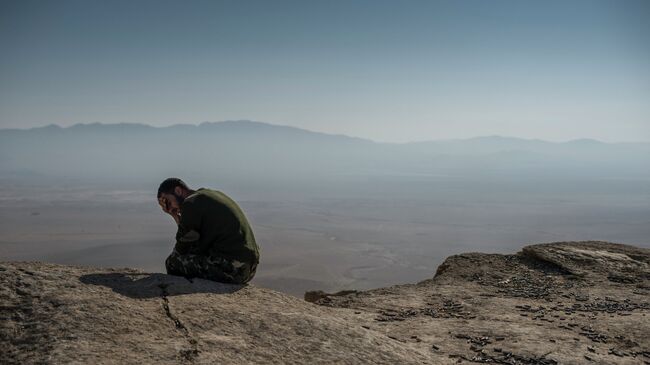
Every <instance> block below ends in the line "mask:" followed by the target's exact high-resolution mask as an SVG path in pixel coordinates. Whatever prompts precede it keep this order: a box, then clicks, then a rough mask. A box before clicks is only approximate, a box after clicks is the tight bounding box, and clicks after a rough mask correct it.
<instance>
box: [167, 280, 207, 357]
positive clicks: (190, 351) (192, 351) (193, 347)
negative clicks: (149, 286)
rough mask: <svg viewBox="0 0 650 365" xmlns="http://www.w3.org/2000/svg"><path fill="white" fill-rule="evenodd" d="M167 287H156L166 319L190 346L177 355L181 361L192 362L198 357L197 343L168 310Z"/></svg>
mask: <svg viewBox="0 0 650 365" xmlns="http://www.w3.org/2000/svg"><path fill="white" fill-rule="evenodd" d="M167 286H168V285H167V284H160V285H158V287H160V290H161V293H160V298H161V299H162V301H163V303H162V305H163V309H164V310H165V314H166V315H167V317H168V318H169V319H171V321H172V322H174V326H175V327H176V329H177V330H178V331H179V332H181V333H182V334H183V336H184V337H185V338H186V339H187V342H188V343H189V344H190V347H189V348H186V349H182V350H180V351H179V355H180V357H181V359H183V360H185V361H188V362H194V359H195V358H196V357H197V356H198V355H199V352H200V351H199V349H198V341H197V340H196V339H195V338H194V337H192V335H191V334H190V331H189V330H188V329H187V327H185V325H184V324H183V322H181V320H180V319H178V317H176V316H175V315H174V314H173V313H172V311H171V309H170V308H169V299H168V298H167V296H168V295H169V292H167Z"/></svg>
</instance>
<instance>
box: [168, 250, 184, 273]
mask: <svg viewBox="0 0 650 365" xmlns="http://www.w3.org/2000/svg"><path fill="white" fill-rule="evenodd" d="M165 269H167V274H169V275H177V276H186V275H187V273H186V271H187V270H186V268H185V263H184V260H183V256H182V255H180V254H179V253H178V252H176V250H174V251H172V253H171V254H170V255H169V256H167V259H166V260H165Z"/></svg>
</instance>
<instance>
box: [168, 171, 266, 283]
mask: <svg viewBox="0 0 650 365" xmlns="http://www.w3.org/2000/svg"><path fill="white" fill-rule="evenodd" d="M158 203H159V204H160V206H161V207H162V210H163V211H164V212H165V213H167V214H169V215H171V216H172V218H174V221H175V222H176V224H177V225H178V232H177V233H176V246H175V247H174V250H173V251H172V253H171V255H169V257H168V258H167V260H166V261H165V266H166V268H167V273H168V274H170V275H178V276H185V277H188V278H192V277H198V278H203V279H208V280H214V281H219V282H223V283H234V284H244V283H247V282H248V281H250V280H251V279H252V278H253V276H254V275H255V269H256V268H257V264H258V262H259V250H258V247H257V243H256V242H255V236H253V231H252V230H251V227H250V225H249V224H248V220H247V219H246V216H244V212H242V210H241V208H239V206H238V205H237V203H235V202H234V201H233V200H232V199H230V198H229V197H228V196H226V194H224V193H222V192H219V191H215V190H210V189H204V188H201V189H198V190H196V191H195V190H192V189H190V188H188V187H187V185H186V184H185V183H184V182H183V181H182V180H181V179H178V178H169V179H166V180H165V181H163V182H162V183H161V184H160V187H159V188H158Z"/></svg>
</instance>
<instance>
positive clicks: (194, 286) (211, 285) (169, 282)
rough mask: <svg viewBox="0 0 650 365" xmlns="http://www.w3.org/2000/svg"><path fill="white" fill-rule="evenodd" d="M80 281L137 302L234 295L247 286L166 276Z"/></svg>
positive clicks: (126, 275)
mask: <svg viewBox="0 0 650 365" xmlns="http://www.w3.org/2000/svg"><path fill="white" fill-rule="evenodd" d="M79 281H81V282H82V283H84V284H91V285H101V286H105V287H108V288H111V289H112V290H113V291H114V292H116V293H118V294H122V295H125V296H127V297H131V298H136V299H142V298H155V297H160V296H162V295H165V296H173V295H184V294H194V293H212V294H230V293H234V292H236V291H238V290H240V289H242V288H244V287H245V286H246V285H236V284H225V283H218V282H216V281H210V280H204V279H198V278H193V279H186V278H184V277H181V276H173V275H165V274H156V273H154V274H151V273H130V272H123V273H119V272H116V273H102V274H88V275H83V276H81V277H80V278H79Z"/></svg>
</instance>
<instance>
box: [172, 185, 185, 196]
mask: <svg viewBox="0 0 650 365" xmlns="http://www.w3.org/2000/svg"><path fill="white" fill-rule="evenodd" d="M174 193H175V194H176V195H178V196H183V188H181V187H180V186H177V187H175V188H174Z"/></svg>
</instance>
